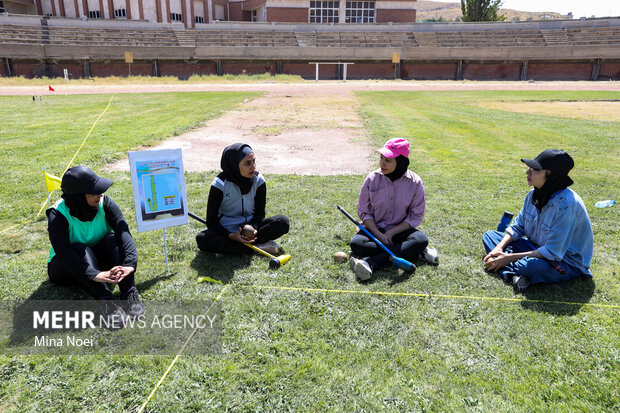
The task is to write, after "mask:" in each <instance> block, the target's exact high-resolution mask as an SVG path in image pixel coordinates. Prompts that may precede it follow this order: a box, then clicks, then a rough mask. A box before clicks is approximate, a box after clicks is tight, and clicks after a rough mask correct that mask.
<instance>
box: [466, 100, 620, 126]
mask: <svg viewBox="0 0 620 413" xmlns="http://www.w3.org/2000/svg"><path fill="white" fill-rule="evenodd" d="M478 106H480V107H483V108H487V109H497V110H504V111H507V112H517V113H531V114H534V115H543V116H557V117H560V118H571V119H587V120H602V121H608V122H620V101H609V102H607V101H579V102H481V103H479V104H478Z"/></svg>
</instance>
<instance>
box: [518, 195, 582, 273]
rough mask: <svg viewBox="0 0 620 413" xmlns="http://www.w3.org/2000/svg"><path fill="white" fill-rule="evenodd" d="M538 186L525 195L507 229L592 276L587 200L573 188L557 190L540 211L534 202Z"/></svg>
mask: <svg viewBox="0 0 620 413" xmlns="http://www.w3.org/2000/svg"><path fill="white" fill-rule="evenodd" d="M533 194H534V190H531V191H530V192H529V193H528V194H527V196H526V197H525V202H524V204H523V208H522V209H521V212H519V216H517V219H516V220H515V221H514V223H513V224H512V225H511V226H510V227H509V228H508V229H507V230H506V232H507V233H508V234H510V235H511V236H512V239H513V240H517V239H519V238H521V237H527V239H528V241H530V242H531V243H532V244H534V245H535V246H536V247H537V251H538V252H540V254H541V255H542V256H543V257H544V258H545V259H547V260H550V261H563V262H565V263H567V264H569V265H571V266H572V267H575V268H577V269H579V270H580V271H581V272H582V273H583V274H584V275H587V276H589V277H592V273H591V272H590V262H591V261H592V251H593V249H594V240H593V236H592V226H591V225H590V217H588V211H586V207H585V205H584V204H583V201H582V200H581V198H580V197H579V195H577V194H576V193H575V192H574V191H573V190H571V189H570V188H566V189H563V190H561V191H558V192H557V193H555V194H554V195H553V196H552V197H551V199H550V200H549V202H548V203H547V205H545V206H544V207H543V209H542V211H541V212H540V213H539V212H538V209H537V208H536V207H535V206H534V205H533V204H532V196H533Z"/></svg>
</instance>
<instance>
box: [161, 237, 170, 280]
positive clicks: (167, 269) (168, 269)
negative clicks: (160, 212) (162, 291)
mask: <svg viewBox="0 0 620 413" xmlns="http://www.w3.org/2000/svg"><path fill="white" fill-rule="evenodd" d="M162 230H163V231H164V253H165V254H166V271H167V272H168V275H170V267H169V266H168V244H167V243H166V228H162Z"/></svg>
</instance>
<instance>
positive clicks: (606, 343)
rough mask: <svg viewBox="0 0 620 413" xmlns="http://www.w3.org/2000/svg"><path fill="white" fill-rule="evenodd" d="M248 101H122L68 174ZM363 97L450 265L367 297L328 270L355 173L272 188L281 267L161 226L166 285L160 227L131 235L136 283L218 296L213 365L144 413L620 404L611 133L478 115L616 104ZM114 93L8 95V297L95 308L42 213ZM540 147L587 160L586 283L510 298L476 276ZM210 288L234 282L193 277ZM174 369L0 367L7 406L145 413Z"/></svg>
mask: <svg viewBox="0 0 620 413" xmlns="http://www.w3.org/2000/svg"><path fill="white" fill-rule="evenodd" d="M252 96H256V94H250V93H187V94H185V93H183V94H181V93H179V94H153V95H150V94H149V95H123V96H115V97H114V100H113V102H112V105H111V107H110V109H109V112H108V113H107V114H106V115H104V117H102V119H101V121H100V123H99V124H98V126H97V128H96V129H95V130H94V131H93V135H92V136H91V138H89V141H88V142H89V143H88V145H86V146H85V147H84V148H83V149H82V151H81V152H80V155H79V156H78V158H77V159H76V163H77V164H85V165H87V166H89V167H91V168H93V169H94V170H96V171H97V172H101V168H102V167H103V166H104V165H105V163H106V162H108V161H109V160H112V159H117V158H119V157H120V156H122V155H123V154H124V153H125V152H126V151H127V150H130V149H132V148H135V147H136V146H139V145H145V146H148V145H150V144H153V143H155V142H158V141H161V140H162V139H164V138H165V137H167V136H170V135H173V134H177V133H180V132H182V131H184V130H187V129H189V128H191V127H193V126H196V125H198V124H200V123H201V122H203V121H204V120H206V119H209V118H211V117H214V116H217V115H218V114H219V113H221V112H223V111H225V110H228V109H230V108H232V107H234V105H236V104H238V103H240V102H241V101H243V99H245V98H250V99H251V98H252ZM357 96H358V100H359V103H360V108H361V109H360V111H361V115H362V116H363V119H364V121H365V123H366V129H367V135H368V145H370V146H371V147H379V146H381V145H382V144H383V143H384V141H385V140H387V139H388V138H389V137H392V136H403V137H406V138H408V139H409V140H410V142H411V143H412V149H413V150H412V155H411V169H413V170H414V171H416V172H417V173H418V174H419V175H420V176H421V177H422V179H423V180H424V184H425V187H426V193H427V215H426V219H425V221H424V223H423V224H422V227H421V228H422V229H423V230H424V231H425V232H426V233H427V234H428V235H429V237H430V239H431V243H432V245H434V246H435V247H437V249H438V250H439V252H440V257H441V263H440V265H439V266H438V267H433V266H428V265H423V264H422V263H420V265H419V268H418V270H417V272H416V273H415V275H413V276H410V277H406V276H403V275H402V274H399V273H398V272H397V271H396V270H390V271H385V272H381V273H379V274H377V276H376V277H375V278H374V279H373V280H372V281H371V282H369V283H367V284H359V283H357V282H356V281H355V277H354V276H353V274H352V273H351V271H350V270H349V268H348V266H347V265H338V264H335V263H333V261H332V259H331V255H332V254H333V253H334V252H335V251H338V250H343V251H347V252H348V251H349V250H348V241H349V240H350V237H351V236H352V235H353V233H354V230H355V228H354V227H353V225H352V224H351V223H350V222H348V221H347V220H346V219H345V218H344V217H343V216H342V215H341V214H340V213H339V212H338V211H337V210H336V205H343V206H344V207H345V208H346V209H348V210H349V211H350V212H353V211H354V210H355V205H356V200H357V194H358V191H359V188H360V186H361V184H362V181H363V178H364V177H363V176H361V175H360V176H337V177H316V176H310V177H303V176H267V180H268V210H267V213H268V214H276V213H284V214H286V215H288V216H289V217H290V218H291V221H292V228H291V232H290V234H288V235H287V236H285V237H283V239H282V240H281V241H282V242H281V244H282V246H283V247H284V248H285V249H286V252H287V253H290V254H291V255H292V259H291V261H290V262H289V263H288V264H286V265H285V266H283V267H282V268H280V269H279V270H277V271H273V270H269V269H268V268H267V261H268V260H267V259H265V258H264V257H261V256H250V257H244V258H226V259H219V260H216V259H215V257H214V256H213V255H212V254H205V253H200V252H198V250H197V248H196V247H195V242H194V236H195V234H196V233H197V232H198V231H199V230H200V225H199V224H198V223H195V222H190V224H189V225H185V226H181V227H174V228H169V229H168V230H167V231H166V233H167V241H168V249H169V259H170V267H171V270H172V271H173V272H174V273H175V274H174V275H173V276H170V277H169V276H167V275H166V273H165V264H164V256H163V252H162V249H163V241H162V237H161V231H153V232H147V233H137V232H135V234H134V235H135V240H136V244H137V247H138V251H139V254H140V264H139V269H138V274H137V278H138V281H137V282H138V287H139V288H140V290H141V291H142V294H143V298H144V299H145V300H172V299H202V298H215V297H216V296H218V295H219V294H220V293H221V292H222V290H223V289H224V288H226V291H224V294H223V295H222V298H221V300H222V304H223V316H224V331H223V343H224V351H223V354H221V355H205V356H183V357H181V358H180V359H179V361H178V362H177V364H176V365H175V367H174V368H173V369H172V371H171V372H170V374H169V376H168V377H167V379H166V380H165V381H164V383H163V384H162V386H161V387H160V389H159V390H158V392H157V393H156V394H155V396H154V397H153V399H152V400H151V401H150V403H149V404H148V406H147V411H157V412H159V411H165V412H178V411H224V410H228V411H274V410H275V411H343V412H348V411H379V410H381V411H384V410H387V411H397V412H400V411H403V412H404V411H455V410H456V411H587V412H596V411H601V412H602V411H618V410H619V409H620V394H619V390H618V389H619V386H618V383H620V328H619V326H620V323H619V322H618V316H619V315H620V314H619V313H620V307H619V306H620V287H619V281H620V279H619V278H620V277H619V275H618V268H620V263H619V256H620V254H619V253H620V251H619V250H620V242H619V240H620V236H619V233H618V227H619V224H620V219H619V218H618V207H617V206H614V207H612V208H607V209H597V208H594V206H593V205H594V203H595V202H596V201H598V200H602V199H616V198H617V196H618V194H619V193H620V191H619V189H620V183H619V179H618V178H619V177H620V176H619V175H620V174H619V165H620V155H619V153H620V145H619V142H618V140H619V136H620V125H619V124H618V123H614V122H603V121H583V120H579V121H578V120H570V119H560V118H554V117H545V116H540V115H526V114H517V113H510V112H504V111H497V110H490V109H481V108H479V107H477V106H475V105H476V102H479V101H495V100H503V101H521V100H604V99H607V100H609V99H616V100H617V99H619V98H620V94H619V93H602V92H469V93H464V92H367V93H359V94H358V95H357ZM108 101H109V96H108V97H106V96H101V95H92V96H67V97H62V96H54V97H50V98H47V102H46V103H44V104H33V103H32V102H31V101H28V99H27V98H20V97H10V98H9V97H2V98H0V113H1V114H2V116H3V119H4V122H3V126H2V129H0V138H1V139H0V160H1V161H2V162H3V164H4V165H5V171H4V173H3V174H2V175H0V183H1V184H2V185H0V231H4V232H3V234H2V237H3V242H2V244H1V246H0V253H1V254H2V255H1V258H0V282H1V283H2V286H3V288H2V290H1V292H0V297H1V298H2V299H3V300H13V299H43V298H65V299H70V298H84V296H83V295H82V294H81V293H80V292H79V291H78V290H72V289H62V288H57V287H54V286H52V285H50V284H49V282H48V281H47V280H46V269H45V260H46V257H47V249H48V247H49V245H48V244H49V242H48V240H47V232H46V221H45V220H44V219H43V218H42V217H39V218H38V219H37V220H35V221H34V222H31V220H32V218H34V215H35V214H36V212H37V211H38V209H39V207H40V205H41V203H42V202H43V201H44V200H45V193H44V190H43V184H42V179H41V172H40V168H41V167H42V166H46V167H47V169H48V170H50V171H54V172H56V171H60V172H62V170H64V167H65V166H66V164H67V162H68V160H69V159H70V158H71V156H73V153H74V152H75V150H76V149H77V147H78V146H79V145H80V143H81V141H82V139H83V137H84V136H85V134H86V133H87V132H88V130H89V129H90V127H91V125H92V123H93V122H94V120H95V119H96V118H97V116H98V115H99V114H100V113H101V112H102V111H103V109H104V108H105V106H106V105H107V103H108ZM549 147H558V148H562V149H565V150H567V151H568V152H569V153H570V154H571V155H572V156H573V157H574V158H575V161H576V167H575V169H574V170H573V172H572V173H571V176H572V177H573V179H574V181H575V184H574V185H573V189H575V190H576V191H577V192H578V193H579V194H580V195H581V197H582V198H583V200H584V202H585V204H586V206H587V208H588V212H589V214H590V218H591V220H592V224H593V228H594V239H595V254H594V260H593V263H592V272H593V273H594V280H593V281H587V280H576V281H573V282H569V283H566V284H561V285H552V286H534V287H531V288H530V289H529V290H528V291H527V293H526V294H525V295H515V294H514V293H513V291H512V289H511V288H510V287H508V286H507V285H505V284H504V283H503V282H502V281H501V280H499V279H498V278H496V277H494V276H492V275H489V274H487V273H485V272H484V271H483V270H482V265H481V259H482V256H483V255H484V254H483V248H482V243H481V236H482V233H483V232H484V231H486V230H488V229H492V228H494V227H495V226H496V225H497V222H498V220H499V218H500V216H501V214H502V212H503V211H504V210H510V211H513V212H515V213H516V212H518V210H519V208H520V207H521V205H522V202H523V198H524V197H525V194H526V193H527V191H528V189H529V188H528V187H527V184H526V182H525V174H524V172H525V167H524V165H523V164H522V163H521V162H520V161H519V159H520V158H522V157H533V156H536V155H537V154H538V153H539V152H540V151H541V150H543V149H545V148H549ZM344 156H346V154H344ZM258 169H259V170H260V165H259V166H258ZM60 172H58V173H60ZM105 175H106V176H108V177H111V178H112V179H114V180H115V184H114V185H113V186H112V188H111V189H110V191H109V195H111V196H112V197H113V198H114V199H115V200H116V201H117V202H118V203H119V205H120V206H121V209H122V210H123V212H124V213H125V216H126V217H127V219H128V221H129V223H130V226H131V227H132V228H135V218H134V213H133V201H132V193H131V183H130V180H129V176H128V174H127V173H121V172H118V173H105ZM214 175H215V172H205V173H188V174H187V176H186V185H187V192H188V202H189V206H190V210H191V211H192V212H195V213H197V214H199V215H203V214H204V211H205V208H206V199H207V193H208V190H209V185H210V182H211V180H212V179H213V177H214ZM22 222H27V223H26V224H23V225H20V226H18V227H17V228H14V229H10V230H6V228H9V227H11V226H12V225H14V224H20V223H22ZM202 275H208V276H209V277H212V278H214V279H219V280H222V281H223V283H224V284H225V285H226V287H225V286H223V285H219V284H210V283H204V284H197V283H196V278H197V277H198V276H202ZM270 286H271V287H274V286H275V287H282V288H279V289H274V288H267V287H270ZM287 288H288V289H287ZM293 288H301V289H302V290H294V289H293ZM313 290H320V291H313ZM328 290H329V291H328ZM367 292H373V293H381V292H389V293H394V294H398V293H402V294H403V295H380V294H366V293H367ZM407 294H410V295H407ZM412 294H427V295H426V296H424V297H419V296H413V295H412ZM449 296H452V297H449ZM482 298H497V300H488V299H482ZM515 298H516V299H524V301H513V300H514V299H515ZM541 301H545V302H541ZM559 302H572V303H576V304H562V303H559ZM1 341H2V338H0V342H1ZM172 360H173V357H172V356H170V357H168V356H141V357H129V356H62V357H51V356H4V355H3V356H0V410H2V411H80V410H81V411H135V410H137V409H138V408H139V407H140V406H141V405H142V403H143V402H144V400H145V399H146V398H147V396H148V395H149V393H150V392H151V390H152V389H153V387H154V385H155V383H157V381H158V379H159V378H160V376H161V375H162V374H163V373H164V371H165V370H166V368H167V367H168V365H169V364H170V362H171V361H172Z"/></svg>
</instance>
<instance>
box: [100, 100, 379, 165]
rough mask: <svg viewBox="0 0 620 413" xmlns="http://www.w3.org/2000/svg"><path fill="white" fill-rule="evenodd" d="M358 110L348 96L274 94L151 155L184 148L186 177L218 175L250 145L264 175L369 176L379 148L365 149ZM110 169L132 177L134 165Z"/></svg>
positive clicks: (119, 163)
mask: <svg viewBox="0 0 620 413" xmlns="http://www.w3.org/2000/svg"><path fill="white" fill-rule="evenodd" d="M356 107H357V102H356V100H355V98H354V96H353V94H352V93H351V92H348V91H344V92H343V93H339V94H316V93H308V92H307V91H306V92H296V93H295V92H291V93H287V92H284V93H278V92H272V93H270V94H268V95H266V96H264V97H259V98H257V99H254V100H252V101H249V102H247V103H244V104H242V105H241V106H240V107H238V108H236V109H233V110H231V111H229V112H227V113H225V114H224V115H222V117H220V118H218V119H213V120H211V121H209V122H207V124H206V125H205V126H203V127H201V128H199V129H197V130H195V131H192V132H189V133H185V134H183V135H180V136H175V137H173V138H170V139H168V140H166V141H165V142H164V143H162V144H161V145H158V146H155V147H152V148H150V149H172V148H181V149H182V150H183V166H184V168H185V170H186V171H213V170H220V157H221V154H222V151H223V149H224V148H225V147H226V146H228V145H230V144H232V143H235V142H244V143H247V144H248V145H250V146H251V147H252V148H253V149H254V152H255V154H256V164H257V169H258V170H259V171H260V172H261V173H263V174H298V175H337V174H364V173H367V172H369V171H370V170H371V169H372V167H373V165H374V163H375V162H373V161H374V159H373V160H371V156H370V155H371V154H372V153H373V150H374V148H371V147H369V146H368V145H366V144H364V140H365V139H364V138H365V135H364V129H363V126H362V121H361V119H360V118H359V116H358V114H357V112H356ZM343 154H346V156H345V155H343ZM108 169H109V170H116V171H118V170H123V171H127V170H129V164H128V162H127V159H123V160H121V161H118V162H116V163H114V164H111V165H109V167H108Z"/></svg>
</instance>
